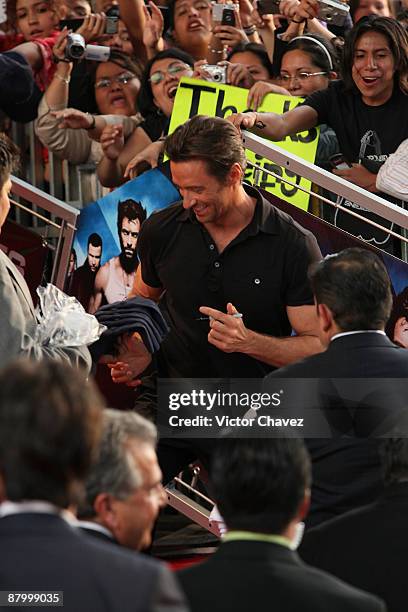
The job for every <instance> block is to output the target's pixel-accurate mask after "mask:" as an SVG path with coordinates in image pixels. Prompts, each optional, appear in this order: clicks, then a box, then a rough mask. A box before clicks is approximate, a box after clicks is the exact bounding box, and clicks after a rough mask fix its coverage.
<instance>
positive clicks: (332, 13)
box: [317, 0, 350, 26]
mask: <svg viewBox="0 0 408 612" xmlns="http://www.w3.org/2000/svg"><path fill="white" fill-rule="evenodd" d="M349 12H350V7H349V5H348V4H346V3H345V2H338V1H337V0H319V12H318V14H317V17H318V19H321V20H322V21H326V22H327V23H328V24H330V25H335V26H343V25H344V22H345V21H346V18H347V15H348V14H349Z"/></svg>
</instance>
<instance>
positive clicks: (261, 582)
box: [178, 541, 385, 612]
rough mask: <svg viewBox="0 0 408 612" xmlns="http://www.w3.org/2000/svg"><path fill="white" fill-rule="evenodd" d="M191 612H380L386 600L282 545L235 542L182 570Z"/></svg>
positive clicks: (182, 581) (183, 584)
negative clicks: (334, 575) (323, 570)
mask: <svg viewBox="0 0 408 612" xmlns="http://www.w3.org/2000/svg"><path fill="white" fill-rule="evenodd" d="M178 575H179V578H180V581H181V584H182V587H183V588H184V591H185V593H186V595H187V599H188V600H189V603H190V606H191V610H192V612H209V611H210V610H217V611H218V610H220V611H221V610H222V612H248V610H254V612H255V611H256V612H270V611H271V610H276V612H294V611H295V610H302V612H327V611H328V610H330V612H374V611H376V612H379V611H380V610H382V611H384V610H385V606H384V604H383V602H381V601H380V600H378V599H376V598H375V597H373V596H372V595H368V594H366V593H363V592H362V591H359V590H356V589H354V588H353V587H350V586H349V585H347V584H345V583H344V582H341V581H339V580H336V579H335V578H334V577H332V576H329V575H328V574H326V573H324V572H321V571H319V570H316V569H314V568H312V567H309V566H308V565H306V564H305V563H303V562H302V561H301V560H300V559H299V557H298V555H297V554H296V553H295V552H293V551H291V550H289V549H287V548H285V547H284V546H280V545H279V544H272V543H267V542H255V541H232V542H225V543H224V544H221V546H220V548H219V549H218V550H217V552H216V553H214V555H213V556H212V557H211V558H210V559H209V560H208V561H205V562H204V563H201V564H199V565H196V566H193V567H191V568H188V569H186V570H182V571H181V572H179V574H178Z"/></svg>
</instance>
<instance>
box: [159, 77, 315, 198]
mask: <svg viewBox="0 0 408 612" xmlns="http://www.w3.org/2000/svg"><path fill="white" fill-rule="evenodd" d="M247 97H248V90H247V89H242V88H240V87H232V86H231V85H219V84H216V83H212V82H209V81H198V80H196V79H187V78H183V79H182V80H181V81H180V84H179V87H178V90H177V95H176V98H175V100H174V107H173V113H172V115H171V122H170V129H169V134H171V133H172V132H174V130H175V129H176V127H178V126H179V125H181V124H182V123H184V122H185V121H187V119H189V118H190V117H193V116H194V115H208V116H210V117H214V116H217V117H228V115H231V114H232V113H241V112H243V111H245V110H247V104H246V101H247ZM298 104H299V98H292V97H289V96H281V95H278V94H268V95H267V96H265V98H264V100H263V102H262V106H260V107H259V109H258V110H259V111H270V112H273V113H278V114H281V113H285V112H286V111H288V110H290V109H292V108H294V107H295V106H297V105H298ZM318 139H319V129H318V128H312V129H311V130H308V131H307V132H302V133H300V134H295V135H293V136H288V137H287V138H285V139H284V140H282V141H280V142H277V143H276V144H277V145H278V146H279V147H282V149H285V150H286V151H290V152H291V153H295V154H296V155H298V156H299V157H302V158H303V159H305V160H306V161H309V162H311V163H313V162H314V160H315V156H316V149H317V141H318ZM247 158H248V160H249V161H251V162H254V163H256V164H257V165H258V166H261V167H262V168H265V169H266V170H270V171H271V172H274V173H275V174H277V175H278V177H284V178H287V179H288V180H289V181H290V182H291V183H293V184H294V186H291V185H288V183H285V182H283V181H282V179H281V178H275V177H273V176H270V175H269V174H266V172H262V173H261V180H260V183H259V186H260V187H262V189H266V190H267V191H270V192H272V193H274V194H275V195H276V196H277V197H278V198H282V199H283V200H286V201H287V202H290V203H291V204H294V205H295V206H298V207H299V208H303V209H304V210H307V207H308V203H309V195H308V194H307V193H304V192H303V191H301V190H300V189H298V186H301V187H303V188H304V189H310V187H311V183H310V181H308V180H306V179H305V178H303V177H301V176H298V175H296V174H294V173H293V172H290V171H289V170H287V169H286V168H282V167H281V166H278V165H277V164H274V163H273V162H271V161H270V160H268V159H265V158H263V157H259V155H255V154H254V153H253V152H252V151H247ZM253 174H254V168H252V167H248V169H247V171H246V173H245V181H246V182H248V183H253Z"/></svg>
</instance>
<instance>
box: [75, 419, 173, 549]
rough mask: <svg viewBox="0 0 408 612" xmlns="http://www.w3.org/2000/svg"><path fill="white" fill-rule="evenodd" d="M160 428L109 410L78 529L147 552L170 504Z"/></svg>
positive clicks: (80, 511) (86, 485) (90, 475)
mask: <svg viewBox="0 0 408 612" xmlns="http://www.w3.org/2000/svg"><path fill="white" fill-rule="evenodd" d="M156 442H157V432H156V428H155V426H154V425H153V424H152V423H150V421H147V420H146V419H144V418H143V417H142V416H140V415H139V414H137V413H136V412H122V411H118V410H105V412H104V415H103V431H102V438H101V441H100V444H99V449H98V457H97V460H96V461H95V462H94V463H93V465H92V467H91V471H90V473H89V475H88V478H87V480H86V484H85V489H86V496H85V499H84V502H83V503H81V504H80V505H79V508H78V512H77V515H78V518H79V519H80V521H79V522H78V525H79V527H80V528H81V529H83V530H84V531H85V532H86V533H87V534H88V535H93V536H95V537H98V538H103V539H107V540H108V541H111V542H115V543H116V544H119V545H121V546H125V547H126V548H130V549H133V550H142V549H144V548H146V547H148V546H149V545H150V543H151V531H152V528H153V525H154V522H155V521H156V518H157V515H158V513H159V510H160V508H161V507H162V506H163V505H164V503H165V493H164V488H163V486H162V482H161V479H162V474H161V470H160V468H159V464H158V463H157V456H156V451H155V446H156Z"/></svg>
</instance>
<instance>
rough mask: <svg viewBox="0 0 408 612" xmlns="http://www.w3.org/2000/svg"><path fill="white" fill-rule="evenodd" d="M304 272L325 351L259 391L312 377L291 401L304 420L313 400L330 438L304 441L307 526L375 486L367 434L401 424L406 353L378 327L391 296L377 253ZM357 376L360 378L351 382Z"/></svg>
mask: <svg viewBox="0 0 408 612" xmlns="http://www.w3.org/2000/svg"><path fill="white" fill-rule="evenodd" d="M309 277H310V281H311V285H312V290H313V294H314V297H315V304H316V310H317V315H318V324H319V336H320V340H321V342H322V344H323V346H325V347H326V350H325V351H324V352H322V353H319V354H317V355H313V356H312V357H308V358H306V359H304V360H303V361H299V362H298V363H295V364H292V365H289V366H287V367H285V368H281V369H279V370H277V371H276V372H274V373H272V374H270V375H268V376H267V377H266V379H265V389H266V390H267V389H268V387H269V385H273V384H276V380H277V379H279V378H282V379H283V378H296V379H314V380H310V381H304V380H303V381H301V380H297V381H296V383H294V384H293V389H294V391H293V392H294V394H296V393H297V394H298V397H299V406H301V407H302V408H303V409H304V408H305V407H306V410H305V413H304V416H305V419H307V406H308V405H309V406H310V405H311V404H312V405H313V404H314V407H315V406H316V405H317V406H319V407H320V408H321V409H322V412H323V413H324V415H325V418H326V419H327V422H328V424H329V431H331V432H332V435H333V437H334V438H336V439H332V440H327V439H322V438H320V439H317V438H316V439H308V440H307V446H308V448H309V451H310V453H311V457H312V463H313V489H312V507H311V514H310V517H309V521H308V523H309V525H312V524H317V523H319V522H322V521H323V520H327V519H329V518H332V517H334V516H336V515H337V514H341V513H342V512H346V511H347V510H350V509H352V508H354V507H357V506H361V505H363V504H365V503H369V502H370V501H373V500H374V499H375V498H376V497H377V495H378V493H379V491H380V490H381V486H382V482H381V471H380V461H379V455H378V441H377V440H376V439H374V438H375V437H378V436H381V435H387V433H388V432H389V431H390V430H391V429H392V428H393V427H394V426H395V425H396V424H398V425H400V426H403V427H404V422H403V421H404V419H405V418H406V417H405V414H406V406H405V398H406V394H407V390H408V389H407V387H408V383H407V380H408V351H406V350H405V349H401V348H399V347H397V346H396V345H394V344H393V343H392V342H391V341H390V340H389V339H388V338H387V336H386V335H385V333H384V329H385V325H386V323H387V320H388V318H389V316H390V312H391V305H392V294H391V286H390V280H389V277H388V274H387V271H386V269H385V266H384V265H383V263H382V262H381V260H380V259H379V258H378V257H377V255H375V254H374V253H372V252H371V251H369V250H366V249H356V248H352V249H346V250H344V251H341V252H340V253H339V254H337V255H330V256H328V257H326V258H325V259H324V260H323V261H321V262H319V263H317V264H315V265H313V266H312V267H311V269H310V273H309ZM317 377H319V379H317ZM359 378H365V381H364V383H362V382H361V381H356V380H352V379H359ZM391 378H392V379H393V380H390V379H391ZM368 379H369V380H368ZM395 379H399V380H395ZM346 398H347V399H346ZM401 419H402V421H401ZM405 429H407V428H406V425H405ZM309 435H310V436H320V435H321V434H320V432H315V433H313V432H312V433H309ZM356 436H357V437H356ZM369 437H370V439H369Z"/></svg>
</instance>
